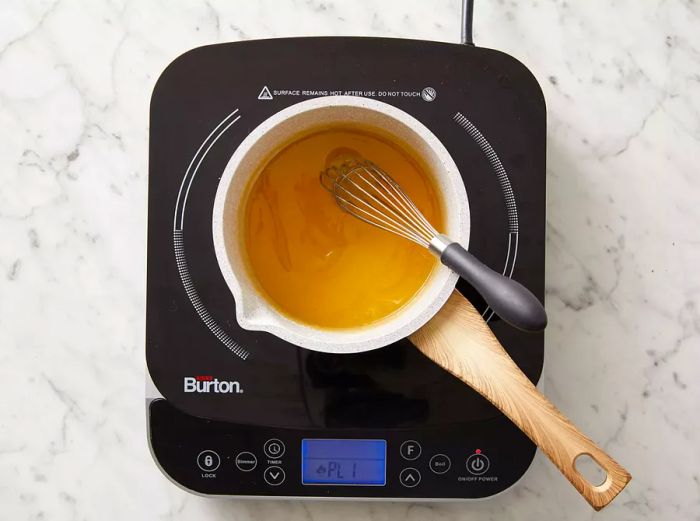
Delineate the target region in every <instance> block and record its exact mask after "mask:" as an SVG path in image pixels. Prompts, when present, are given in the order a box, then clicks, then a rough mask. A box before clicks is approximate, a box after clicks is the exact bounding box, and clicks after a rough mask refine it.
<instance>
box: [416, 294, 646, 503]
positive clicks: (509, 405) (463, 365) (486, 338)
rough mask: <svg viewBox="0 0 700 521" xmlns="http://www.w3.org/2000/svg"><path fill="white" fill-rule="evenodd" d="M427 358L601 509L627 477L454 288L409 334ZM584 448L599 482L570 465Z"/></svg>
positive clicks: (625, 483) (628, 476)
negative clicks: (598, 473)
mask: <svg viewBox="0 0 700 521" xmlns="http://www.w3.org/2000/svg"><path fill="white" fill-rule="evenodd" d="M410 339H411V341H412V342H413V343H414V344H415V345H416V347H418V349H420V351H422V352H423V354H425V355H426V356H427V357H428V358H430V359H431V360H433V361H434V362H435V363H437V364H438V365H439V366H441V367H443V368H444V369H446V370H447V371H449V372H450V373H452V374H453V375H454V376H456V377H457V378H459V379H460V380H462V381H463V382H465V383H466V384H468V385H469V386H470V387H472V388H473V389H474V390H476V391H477V392H479V394H481V395H482V396H484V397H485V398H486V399H487V400H489V401H490V402H491V403H492V404H494V405H495V406H496V407H498V409H500V410H501V412H503V414H505V415H506V416H507V417H508V418H509V419H510V420H511V421H512V422H513V423H514V424H515V425H517V426H518V428H519V429H520V430H522V431H523V432H524V433H525V434H526V435H527V436H528V437H529V438H530V439H531V440H532V441H533V442H534V443H535V444H536V445H537V446H538V447H539V448H540V449H541V450H542V452H544V453H545V454H546V455H547V456H548V457H549V459H550V460H552V463H554V464H555V465H556V466H557V467H558V468H559V470H560V471H561V472H562V474H564V476H566V478H567V479H568V480H569V481H570V482H571V483H572V484H573V486H574V487H576V490H578V491H579V493H580V494H581V495H582V496H583V497H584V498H585V499H586V501H588V502H589V503H590V504H591V506H592V507H593V508H595V509H596V510H600V509H601V508H603V507H604V506H606V505H607V504H608V503H610V501H612V500H613V499H614V498H615V496H617V494H619V493H620V491H621V490H622V489H623V488H625V486H626V485H627V483H628V482H629V481H630V479H632V477H631V476H630V474H629V473H628V472H627V471H626V470H625V469H624V468H622V467H621V466H620V465H619V464H618V463H617V462H616V461H615V460H613V459H612V458H611V457H610V456H608V455H607V454H606V453H605V452H603V450H602V449H601V448H600V447H598V446H597V445H596V444H595V443H593V442H592V441H591V440H590V439H589V438H588V437H586V436H585V435H584V434H583V433H582V432H581V431H579V430H578V429H577V428H576V426H574V424H573V423H571V421H569V420H568V419H567V418H566V417H565V416H564V415H562V413H561V412H559V411H558V410H557V408H556V407H554V405H553V404H552V403H551V402H550V401H549V400H547V398H545V397H544V395H542V393H540V392H539V391H538V390H537V388H536V387H535V386H534V385H533V384H532V382H530V380H529V379H528V378H527V376H525V374H523V372H522V371H521V370H520V369H519V368H518V366H517V365H516V364H515V362H513V360H512V359H511V358H510V356H508V353H507V352H506V351H505V349H504V348H503V346H501V344H500V343H499V341H498V339H497V338H496V336H495V335H494V334H493V332H492V331H491V329H490V328H489V327H488V325H487V324H486V323H485V322H484V320H483V318H481V315H480V314H479V313H478V312H477V311H476V309H474V306H472V304H471V303H470V302H469V301H468V300H467V299H465V298H464V297H463V296H462V295H461V294H460V293H459V292H457V291H455V292H453V293H452V295H451V296H450V298H449V299H448V301H447V303H446V304H445V306H443V308H442V309H441V310H440V311H439V312H438V313H437V314H436V315H435V317H433V319H432V320H430V321H429V322H428V323H427V324H426V325H425V326H423V327H422V328H421V329H419V330H418V331H416V332H415V333H414V334H413V335H411V337H410ZM582 454H587V455H589V456H590V457H591V458H593V459H594V460H595V461H596V463H597V464H598V465H599V466H600V467H601V468H602V469H603V470H604V471H605V472H606V474H607V476H606V478H605V481H603V483H601V484H599V485H595V484H593V483H591V482H589V481H588V480H587V479H586V478H585V477H584V476H583V475H582V474H581V473H580V472H579V471H578V470H577V469H576V466H575V460H576V458H577V457H578V456H580V455H582Z"/></svg>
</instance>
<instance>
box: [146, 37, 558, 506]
mask: <svg viewBox="0 0 700 521" xmlns="http://www.w3.org/2000/svg"><path fill="white" fill-rule="evenodd" d="M330 95H354V96H364V97H370V98H374V99H377V100H379V101H383V102H385V103H389V104H391V105H393V106H395V107H398V108H400V109H402V110H404V111H406V112H408V113H409V114H411V115H412V116H414V117H415V118H417V119H418V120H419V121H421V122H422V123H423V124H425V125H426V126H427V127H428V128H429V129H430V130H431V131H432V132H433V133H434V134H435V135H436V136H437V137H438V138H439V139H440V141H442V143H443V144H444V145H445V147H446V148H447V150H448V151H449V153H450V154H451V155H452V157H453V159H454V160H455V163H456V164H457V166H458V167H459V169H460V172H461V174H462V177H463V179H464V183H465V186H466V189H467V194H468V197H469V205H470V214H471V239H470V244H469V250H470V251H472V252H473V253H474V254H475V255H476V256H477V257H479V258H480V259H482V260H483V261H484V262H486V263H487V264H488V265H490V266H491V267H493V268H494V269H496V270H498V271H503V272H504V273H507V274H510V275H511V276H512V277H513V278H515V279H517V280H519V281H520V282H522V283H523V284H524V285H525V286H527V287H528V288H529V289H530V290H532V291H533V292H534V293H535V295H537V296H538V297H539V298H540V299H543V297H544V231H545V105H544V99H543V97H542V93H541V90H540V88H539V85H538V84H537V82H536V80H535V79H534V77H533V76H532V74H531V73H530V72H529V71H528V70H527V69H526V68H525V67H524V66H523V65H522V64H521V63H520V62H518V61H517V60H515V59H514V58H512V57H510V56H508V55H506V54H503V53H500V52H498V51H493V50H488V49H482V48H476V47H470V46H465V45H454V44H442V43H434V42H422V41H412V40H395V39H377V38H294V39H281V40H260V41H250V42H240V43H231V44H221V45H213V46H207V47H201V48H198V49H194V50H192V51H190V52H188V53H186V54H184V55H182V56H181V57H179V58H178V59H176V60H175V61H174V62H173V63H172V64H171V65H170V66H169V67H168V68H167V69H166V70H165V72H164V73H163V74H162V76H161V78H160V79H159V81H158V83H157V85H156V87H155V90H154V92H153V97H152V102H151V120H150V125H151V126H150V136H151V138H150V164H149V172H150V174H149V199H148V268H147V320H146V356H147V363H148V370H149V373H150V376H151V379H152V380H153V383H154V384H155V386H156V387H157V389H158V391H159V392H160V394H162V396H163V397H164V399H159V400H156V401H154V402H152V403H151V404H150V413H149V429H150V436H151V444H152V447H153V450H154V454H155V455H156V458H157V459H158V460H159V462H160V464H161V466H163V468H165V469H166V472H168V474H170V476H171V477H173V479H175V480H176V481H178V482H180V483H181V484H184V485H185V486H187V487H188V488H191V489H193V490H198V491H200V492H208V493H215V494H226V493H228V494H243V495H260V494H263V495H264V494H270V495H272V492H270V490H274V491H275V494H280V493H281V492H279V491H282V490H283V494H284V495H291V496H294V495H306V496H308V495H335V496H337V495H342V496H348V497H356V496H371V497H374V496H379V497H402V496H409V497H478V496H486V495H490V494H493V493H495V492H498V491H499V490H502V489H503V488H505V487H507V486H508V485H509V484H511V483H513V482H514V481H515V480H517V479H518V478H519V477H520V475H522V473H523V472H524V471H525V469H526V468H527V466H528V465H529V463H530V461H531V459H532V455H533V454H534V447H533V446H532V444H530V442H529V441H528V440H527V439H526V438H525V437H524V435H522V434H521V433H520V432H519V431H517V429H515V428H514V427H513V426H512V425H511V424H510V422H509V421H508V420H506V419H505V418H504V417H503V416H501V415H500V413H499V412H498V411H497V410H496V409H495V408H493V407H492V406H491V405H490V404H489V403H488V402H486V401H485V400H484V399H483V398H481V397H480V396H479V395H477V394H476V393H475V392H473V391H472V390H471V389H470V388H468V387H467V386H465V385H464V384H462V383H460V382H459V381H458V380H456V379H455V378H453V377H452V376H450V375H449V374H448V373H446V372H445V371H443V370H442V369H440V368H439V367H437V366H436V365H434V364H433V363H432V362H431V361H430V360H428V359H427V358H425V357H424V356H423V355H422V354H421V353H420V352H419V351H418V350H416V349H415V348H414V347H413V346H412V345H411V344H410V342H409V341H408V340H403V341H400V342H397V343H395V344H393V345H390V346H387V347H384V348H381V349H378V350H375V351H370V352H366V353H360V354H348V355H336V354H324V353H318V352H312V351H308V350H304V349H301V348H298V347H296V346H294V345H291V344H289V343H287V342H284V341H282V340H280V339H278V338H276V337H274V336H273V335H270V334H268V333H263V332H253V331H246V330H243V329H242V328H240V327H239V326H238V324H237V322H236V319H235V305H236V304H235V301H234V299H233V297H232V295H231V293H230V292H229V290H228V288H227V286H226V284H225V282H224V279H223V277H222V275H221V272H220V270H219V267H218V264H217V260H216V256H215V253H214V248H213V242H212V226H211V219H212V208H213V203H214V197H215V193H216V190H217V186H218V182H219V179H220V177H221V175H222V172H223V170H224V168H225V166H226V164H227V162H228V160H229V159H230V157H231V155H232V153H233V152H234V150H235V149H236V147H237V146H238V145H239V144H240V142H241V141H242V140H243V139H244V138H245V137H246V136H247V135H248V133H250V131H251V130H252V129H254V128H255V127H256V126H257V125H259V124H260V123H261V122H263V121H264V120H265V119H266V118H268V117H270V116H271V115H273V114H275V113H276V112H278V111H279V110H281V109H283V108H286V107H288V106H290V105H292V104H295V103H298V102H300V101H303V100H306V99H310V98H313V97H318V96H330ZM458 289H460V290H461V291H462V292H463V293H464V294H465V295H466V296H467V297H468V298H470V300H472V302H474V304H475V305H476V306H477V308H478V309H479V310H480V311H482V312H483V313H484V317H485V318H487V319H488V320H489V324H490V326H491V327H492V329H493V331H494V332H495V334H496V335H497V336H498V338H499V339H500V340H501V342H502V343H503V345H504V346H505V347H506V349H507V350H508V352H509V353H510V354H511V356H512V357H513V359H514V360H515V361H516V363H517V364H518V365H519V366H520V367H521V368H522V369H523V371H524V372H525V373H526V374H527V375H528V376H529V377H530V379H531V380H533V381H535V382H536V381H537V380H538V379H539V376H540V372H541V369H542V363H543V354H544V350H543V342H544V335H543V334H541V333H539V334H528V333H523V332H520V331H517V330H514V329H513V328H511V327H510V326H508V325H507V324H505V323H503V322H501V321H500V320H499V319H498V317H496V316H493V314H492V313H491V312H490V310H488V309H487V308H486V306H485V305H484V303H483V301H481V299H480V298H479V297H478V296H477V295H476V294H475V293H474V292H473V291H472V290H471V288H470V287H469V286H468V285H467V284H466V283H464V282H460V283H459V284H458ZM243 431H245V432H246V433H248V434H246V435H245V437H246V438H245V439H247V440H248V441H247V442H245V443H243V442H242V441H240V439H239V438H240V437H238V438H237V437H236V436H237V435H236V434H235V433H236V432H243ZM174 432H177V433H178V434H173V433H174ZM295 432H296V433H298V436H297V435H296V434H290V433H295ZM256 433H258V434H256ZM279 433H287V434H286V436H288V439H287V440H286V441H285V440H282V441H285V444H286V447H287V450H286V451H285V453H286V456H285V457H286V458H287V459H288V460H290V459H293V458H297V456H298V454H297V453H298V451H299V450H300V449H299V447H298V446H297V445H298V442H297V438H299V439H301V438H300V437H303V436H306V437H309V436H311V437H314V436H315V437H319V436H326V437H329V436H330V437H338V436H340V434H339V433H343V435H344V436H349V437H365V438H366V437H368V436H369V437H372V438H382V439H384V440H388V439H391V440H392V441H391V442H390V444H389V448H388V451H389V452H387V454H389V453H391V451H392V450H393V451H394V452H396V451H398V450H399V449H398V447H400V446H401V445H402V444H403V442H404V441H406V439H404V438H406V436H412V437H413V438H418V437H421V436H424V437H425V439H426V440H428V439H429V440H432V441H430V442H428V441H426V442H425V443H428V445H430V444H433V445H434V444H435V443H438V445H439V441H440V440H449V441H445V443H447V446H446V447H445V448H444V449H442V452H444V453H445V454H442V456H445V457H447V458H448V459H449V460H450V461H453V460H454V458H458V459H459V458H461V463H460V472H461V474H465V472H464V468H465V467H464V459H465V457H468V456H469V454H471V452H470V451H473V450H475V449H476V448H477V446H482V445H483V446H488V447H490V451H491V454H492V455H494V454H501V459H502V462H501V464H500V467H499V466H498V465H496V467H493V466H492V470H491V472H495V471H494V470H493V469H494V468H497V469H498V476H497V477H500V481H499V480H498V479H497V480H496V481H495V482H494V481H493V480H491V481H488V480H486V479H483V480H482V481H481V482H480V484H475V483H472V482H469V481H468V480H466V477H465V476H466V475H465V476H463V477H464V478H465V479H462V481H461V482H460V481H459V479H461V478H460V476H461V474H459V473H458V474H454V476H453V477H454V480H453V481H454V483H453V484H454V487H455V488H453V489H451V488H450V487H445V486H444V484H443V486H434V485H431V484H430V482H429V481H428V480H426V479H423V480H422V483H423V484H422V485H421V486H408V485H405V484H404V483H403V481H404V480H405V479H409V478H407V477H406V475H407V474H406V473H405V472H404V476H403V477H401V478H399V477H398V475H399V474H401V473H402V472H403V471H404V470H406V469H405V468H402V466H401V465H399V463H398V462H399V461H402V456H401V455H399V453H398V452H396V454H397V456H396V459H394V460H392V459H389V460H388V464H387V465H388V466H387V469H386V470H387V476H389V475H390V474H391V473H392V472H393V473H394V474H396V475H395V476H394V481H392V482H391V484H389V483H388V484H387V485H386V486H384V487H374V488H372V489H371V491H370V490H369V489H370V487H359V488H357V487H344V488H343V490H342V494H339V493H338V489H337V488H333V487H327V486H322V487H319V486H316V487H311V489H309V487H308V486H307V487H304V486H302V484H301V483H300V481H299V478H298V477H297V476H296V475H295V476H294V479H290V477H289V476H287V477H286V479H285V478H282V479H283V481H284V483H285V484H284V485H283V486H282V488H279V485H280V484H277V485H270V483H269V482H270V481H276V480H279V476H280V473H279V472H278V471H277V470H274V469H273V471H270V472H269V473H268V471H269V469H270V468H272V467H268V468H264V467H265V466H264V465H262V464H260V466H259V467H257V469H258V470H252V469H251V470H250V471H242V470H241V469H240V466H239V465H237V461H239V460H237V458H238V456H237V455H236V451H235V450H233V449H231V450H228V449H226V447H227V446H228V445H227V444H230V443H234V441H235V440H238V441H235V443H234V445H235V444H238V446H246V447H248V445H250V447H251V448H250V449H249V451H248V449H246V451H244V452H246V453H248V452H250V453H252V454H253V456H254V457H255V458H256V461H257V460H258V459H262V458H263V457H264V454H263V453H262V452H261V451H262V445H263V444H264V441H265V440H263V438H266V437H268V436H269V437H270V438H271V439H272V438H279V437H280V436H281V435H280V434H279ZM421 433H422V434H421ZM258 438H260V440H262V441H260V442H259V443H258V441H255V440H257V439H258ZM217 440H218V441H217ZM226 440H228V441H226ZM232 440H233V441H232ZM459 440H463V443H460V442H459ZM278 441H279V440H278ZM414 441H420V440H414ZM241 443H243V445H241ZM246 443H248V445H246ZM217 444H218V445H217ZM256 444H260V447H257V445H256ZM210 446H218V447H219V449H217V450H215V449H211V448H209V447H210ZM253 446H255V447H257V448H258V452H256V450H253ZM431 446H432V445H431ZM207 450H211V451H212V452H213V453H215V454H216V458H219V459H218V461H219V465H216V469H215V470H212V468H214V463H216V461H217V459H216V458H213V456H211V455H210V454H208V453H206V451H207ZM227 450H228V452H227ZM435 450H437V449H435ZM479 450H480V451H481V448H480V449H479ZM483 450H484V451H485V450H486V449H483ZM183 451H184V454H185V455H184V456H183ZM450 451H452V453H450ZM239 452H240V451H239ZM426 452H427V451H426ZM205 453H206V454H205ZM226 454H228V456H227V455H226ZM265 454H266V455H267V456H268V457H269V454H267V451H265ZM435 454H437V453H435ZM450 454H452V455H450ZM484 454H485V452H484ZM207 456H209V457H208V459H207ZM273 456H274V454H273ZM426 457H427V455H426ZM187 458H189V459H187ZM202 458H205V459H206V461H207V462H208V463H209V465H204V466H202V465H200V464H199V463H200V460H202ZM212 458H213V459H212ZM227 458H228V459H227ZM244 459H245V458H244ZM297 459H298V458H297ZM195 460H196V461H197V465H190V463H192V462H193V461H195ZM491 460H493V457H492V458H491ZM269 461H272V462H273V463H274V462H275V461H277V460H275V459H274V458H273V459H270V460H268V462H269ZM406 461H410V460H406ZM432 461H433V460H432V459H431V460H430V462H428V460H427V459H426V461H425V463H424V465H428V466H429V465H432V464H433V463H431V462H432ZM471 461H475V460H471ZM227 462H228V466H227ZM506 462H507V463H506ZM298 463H299V462H298V461H297V460H294V461H293V462H291V463H287V465H288V466H287V467H285V466H284V461H281V460H280V461H279V462H277V463H276V464H274V465H273V467H275V468H279V469H280V470H281V471H282V473H284V472H285V471H286V474H287V475H289V474H290V473H296V472H297V470H298V469H297V468H296V467H295V466H294V465H297V464H298ZM482 463H483V461H482ZM491 463H493V462H491ZM247 464H248V465H249V466H250V465H251V463H250V461H248V463H247ZM245 465H246V463H245V462H244V463H243V466H245ZM256 465H257V464H256ZM450 466H451V465H450ZM254 468H255V467H254ZM411 468H413V467H411ZM426 468H427V467H426ZM487 468H488V465H487ZM413 470H415V471H416V472H418V473H419V475H420V472H423V477H424V478H425V472H429V470H426V469H423V470H421V469H420V468H417V467H416V468H414V469H413ZM207 471H208V472H207ZM241 472H243V474H240V473H241ZM246 472H252V473H251V474H245V473H246ZM255 472H260V473H261V474H260V476H257V475H256V476H257V477H256V480H257V481H256V480H253V481H252V482H250V481H251V480H248V481H246V479H243V477H246V476H252V475H253V474H254V473H255ZM411 472H412V471H411ZM453 472H455V471H450V472H447V473H446V474H444V475H443V474H440V476H441V479H448V477H446V476H452V474H451V473H453ZM207 473H209V474H214V477H215V478H216V479H204V478H203V476H204V474H207ZM217 473H218V477H217ZM237 473H238V474H237ZM275 473H276V475H277V477H274V478H273V477H270V476H271V475H272V474H275ZM239 474H240V475H239ZM409 474H410V472H409ZM433 474H435V476H437V475H438V473H436V472H433ZM431 475H432V474H431ZM469 475H472V476H474V475H473V474H469ZM242 476H243V477H242ZM210 478H211V476H210ZM475 479H476V478H475ZM465 480H466V481H465ZM409 481H410V479H409ZM414 481H415V477H414ZM472 481H473V480H472ZM292 482H293V484H294V485H293V486H294V488H292V489H284V487H290V486H292V485H291V484H290V483H292ZM450 483H452V481H451V482H450ZM465 483H471V485H470V486H466V485H465ZM394 486H395V487H396V488H395V489H392V487H394ZM260 487H262V490H263V492H260V490H261V488H260ZM265 487H268V488H269V487H273V488H272V489H270V490H267V491H265V490H266V489H265Z"/></svg>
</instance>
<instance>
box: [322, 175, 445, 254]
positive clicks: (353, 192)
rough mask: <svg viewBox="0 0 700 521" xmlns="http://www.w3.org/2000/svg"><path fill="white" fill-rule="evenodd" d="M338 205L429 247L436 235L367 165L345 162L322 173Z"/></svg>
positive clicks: (400, 193) (405, 199)
mask: <svg viewBox="0 0 700 521" xmlns="http://www.w3.org/2000/svg"><path fill="white" fill-rule="evenodd" d="M321 184H322V185H323V186H324V188H326V190H328V191H330V192H331V193H332V194H333V196H334V197H335V199H336V202H337V203H338V205H339V206H340V207H341V208H342V209H343V210H344V211H346V212H348V213H350V214H352V215H353V216H355V217H357V218H358V219H361V220H362V221H364V222H366V223H368V224H371V225H374V226H376V227H378V228H381V229H383V230H385V231H388V232H392V233H395V234H397V235H400V236H401V237H404V238H406V239H409V240H411V241H413V242H415V243H417V244H419V245H421V246H424V247H428V246H429V244H430V241H431V240H432V239H433V237H435V236H436V235H438V232H437V231H436V230H435V228H433V226H432V225H431V224H430V223H429V222H428V220H427V219H426V218H425V217H424V216H423V214H422V213H421V211H420V210H419V209H418V208H417V207H416V205H415V204H414V203H413V201H412V200H411V199H410V198H409V197H408V196H407V195H406V194H405V193H404V191H403V190H402V189H401V187H400V186H399V185H398V184H397V183H396V181H394V180H393V179H392V178H391V177H390V176H389V175H388V174H387V173H386V172H384V171H383V170H381V169H380V168H379V167H378V166H376V165H375V164H374V163H372V162H370V161H352V162H345V163H343V164H342V165H341V166H340V167H339V168H338V167H331V168H329V169H327V170H325V171H323V172H322V173H321Z"/></svg>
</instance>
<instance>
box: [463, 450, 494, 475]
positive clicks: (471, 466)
mask: <svg viewBox="0 0 700 521" xmlns="http://www.w3.org/2000/svg"><path fill="white" fill-rule="evenodd" d="M490 466H491V462H490V461H489V459H488V458H487V457H486V455H485V454H482V453H481V451H479V452H476V453H474V454H472V455H471V456H469V457H468V458H467V470H468V471H469V473H470V474H472V475H473V476H481V475H482V474H484V473H485V472H486V471H487V470H489V467H490Z"/></svg>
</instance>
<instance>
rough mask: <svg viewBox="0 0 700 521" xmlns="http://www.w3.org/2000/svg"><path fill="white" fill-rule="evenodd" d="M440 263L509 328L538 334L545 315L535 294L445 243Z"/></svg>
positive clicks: (543, 324)
mask: <svg viewBox="0 0 700 521" xmlns="http://www.w3.org/2000/svg"><path fill="white" fill-rule="evenodd" d="M440 261H441V262H442V263H443V264H444V265H445V266H447V267H448V268H450V269H451V270H452V271H454V272H455V273H457V274H458V275H459V276H460V277H462V278H463V279H464V280H466V281H467V282H469V283H470V284H471V285H472V286H473V287H474V289H475V290H476V291H477V292H478V293H479V294H480V295H481V296H482V297H483V299H484V300H485V301H486V303H487V304H488V305H489V307H490V308H491V309H493V311H494V312H495V313H496V314H497V315H498V316H499V317H501V318H502V319H503V320H505V321H506V322H508V323H509V324H510V325H511V326H514V327H517V328H518V329H522V330H523V331H542V330H543V329H544V328H545V327H546V326H547V313H546V312H545V310H544V306H542V303H541V302H540V301H539V300H538V299H537V297H536V296H535V295H533V294H532V292H530V290H528V289H527V288H526V287H525V286H523V285H522V284H520V283H519V282H517V281H515V280H513V279H511V278H508V277H506V276H504V275H501V274H500V273H497V272H495V271H494V270H492V269H491V268H489V267H488V266H487V265H486V264H484V263H483V262H481V261H480V260H479V259H477V258H476V257H474V255H472V254H471V253H469V252H468V251H467V250H465V249H464V248H463V247H462V246H461V245H460V244H459V243H456V242H453V243H451V244H449V245H448V246H447V247H446V248H445V250H444V251H443V252H442V254H441V255H440Z"/></svg>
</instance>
